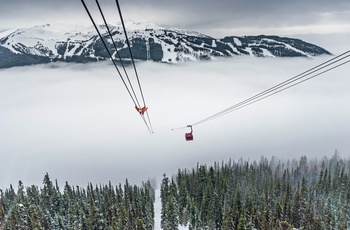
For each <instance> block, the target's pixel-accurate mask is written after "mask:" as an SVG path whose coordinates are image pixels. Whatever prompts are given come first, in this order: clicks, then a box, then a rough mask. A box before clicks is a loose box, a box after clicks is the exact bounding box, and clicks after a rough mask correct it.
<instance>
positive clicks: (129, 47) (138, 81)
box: [115, 0, 153, 133]
mask: <svg viewBox="0 0 350 230" xmlns="http://www.w3.org/2000/svg"><path fill="white" fill-rule="evenodd" d="M115 2H116V4H117V8H118V12H119V17H120V21H121V23H122V26H123V30H124V34H125V40H126V43H127V45H128V49H129V53H130V58H131V62H132V65H133V67H134V71H135V75H136V79H137V83H138V86H139V89H140V93H141V97H142V101H143V105H144V107H146V101H145V97H144V95H143V91H142V87H141V83H140V79H139V76H138V73H137V70H136V65H135V61H134V57H133V55H132V52H131V45H130V41H129V38H128V34H127V31H126V28H125V23H124V19H123V15H122V12H121V8H120V5H119V2H118V0H116V1H115ZM146 116H147V119H148V122H149V124H150V126H151V130H152V131H151V133H153V128H152V124H151V119H150V117H149V113H148V111H146Z"/></svg>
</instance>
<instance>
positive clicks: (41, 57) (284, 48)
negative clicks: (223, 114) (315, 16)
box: [0, 25, 330, 68]
mask: <svg viewBox="0 0 350 230" xmlns="http://www.w3.org/2000/svg"><path fill="white" fill-rule="evenodd" d="M61 27H62V25H61ZM61 27H60V28H61ZM62 28H63V29H65V27H64V26H63V27H62ZM141 28H142V26H141ZM100 29H101V32H103V31H104V32H105V33H102V36H103V40H104V41H105V43H106V45H107V47H108V49H109V52H110V54H111V55H113V58H115V59H116V60H117V61H119V58H121V59H122V60H125V61H126V62H130V58H131V55H130V52H129V48H128V46H127V43H126V41H125V37H124V35H123V33H122V30H121V28H120V27H113V26H111V33H112V35H113V40H114V43H115V44H113V42H112V39H111V38H110V37H109V35H108V33H107V32H106V30H105V27H103V26H100ZM57 31H59V30H58V29H57V28H56V27H55V25H43V26H36V27H32V28H28V29H18V30H16V31H14V32H12V33H8V34H7V35H6V36H3V37H0V68H8V67H13V66H24V65H32V64H40V63H48V62H52V61H63V62H75V63H87V62H94V61H99V60H106V59H109V54H108V52H107V51H106V49H105V47H104V45H103V43H102V41H101V39H100V38H99V37H98V36H97V35H96V32H95V31H94V29H93V28H89V29H88V30H86V29H85V31H84V32H82V31H80V30H79V28H75V29H74V30H71V29H70V30H69V29H67V31H59V32H57ZM2 34H4V33H2ZM128 37H129V40H130V44H131V52H132V56H133V58H134V59H135V60H139V61H146V60H152V61H155V62H165V63H177V62H183V61H191V60H211V59H213V58H216V57H231V56H235V55H251V56H256V57H312V56H318V55H324V54H326V55H329V54H330V53H329V52H328V51H327V50H325V49H323V48H321V47H319V46H317V45H314V44H311V43H307V42H305V41H302V40H300V39H294V38H287V37H278V36H265V35H259V36H244V37H237V36H228V37H224V38H222V39H215V38H212V37H210V36H207V35H204V34H200V33H197V32H192V31H186V30H179V29H166V28H160V27H157V26H154V28H152V27H151V28H150V27H149V26H145V27H144V28H142V29H140V28H138V29H133V30H130V31H128ZM115 47H117V50H118V52H116V51H115Z"/></svg>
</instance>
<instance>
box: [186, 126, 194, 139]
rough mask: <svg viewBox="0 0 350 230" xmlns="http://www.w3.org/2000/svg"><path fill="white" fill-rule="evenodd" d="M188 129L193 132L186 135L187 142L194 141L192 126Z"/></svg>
mask: <svg viewBox="0 0 350 230" xmlns="http://www.w3.org/2000/svg"><path fill="white" fill-rule="evenodd" d="M187 127H189V128H191V132H190V133H185V138H186V141H193V134H192V132H193V129H192V125H187Z"/></svg>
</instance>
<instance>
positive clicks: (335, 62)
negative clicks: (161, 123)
mask: <svg viewBox="0 0 350 230" xmlns="http://www.w3.org/2000/svg"><path fill="white" fill-rule="evenodd" d="M349 62H350V50H349V51H346V52H344V53H342V54H340V55H338V56H335V57H333V58H331V59H330V60H328V61H326V62H323V63H321V64H319V65H317V66H315V67H313V68H311V69H309V70H307V71H304V72H302V73H300V74H298V75H296V76H294V77H292V78H290V79H288V80H286V81H284V82H281V83H279V84H277V85H275V86H273V87H271V88H269V89H267V90H265V91H263V92H261V93H258V94H256V95H254V96H252V97H250V98H248V99H246V100H244V101H242V102H239V103H237V104H235V105H233V106H231V107H228V108H227V109H224V110H222V111H220V112H218V113H215V114H213V115H211V116H209V117H207V118H205V119H203V120H200V121H197V122H195V123H193V124H191V125H187V126H184V127H180V128H176V129H185V128H188V127H192V126H195V125H199V124H202V123H205V122H208V121H211V120H214V119H216V118H219V117H221V116H224V115H226V114H228V113H232V112H234V111H236V110H239V109H242V108H244V107H246V106H248V105H251V104H253V103H256V102H258V101H261V100H263V99H265V98H267V97H270V96H272V95H275V94H277V93H280V92H282V91H284V90H286V89H289V88H291V87H293V86H296V85H299V84H300V83H303V82H305V81H307V80H310V79H312V78H315V77H317V76H320V75H322V74H324V73H326V72H329V71H331V70H333V69H336V68H338V67H340V66H342V65H345V64H347V63H349ZM176 129H172V130H176Z"/></svg>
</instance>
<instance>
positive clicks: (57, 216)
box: [0, 174, 155, 230]
mask: <svg viewBox="0 0 350 230" xmlns="http://www.w3.org/2000/svg"><path fill="white" fill-rule="evenodd" d="M152 187H153V186H151V182H150V181H147V182H146V183H143V185H142V186H132V185H130V184H129V183H128V180H126V182H125V184H124V186H122V185H121V184H119V185H118V186H113V185H112V184H111V183H109V184H108V185H104V186H102V185H100V186H97V185H96V186H95V187H94V186H93V185H92V184H91V183H90V184H88V186H87V187H86V188H80V187H79V186H76V187H74V186H71V185H69V184H68V182H66V184H65V185H64V188H63V191H61V190H60V188H59V186H58V183H57V180H56V182H55V184H54V183H53V182H52V181H51V180H50V177H49V175H48V174H46V175H45V177H44V180H43V188H38V186H35V185H32V186H31V187H27V188H25V187H24V185H23V183H22V182H21V181H19V183H18V189H17V191H15V190H14V188H13V187H12V185H11V186H10V188H9V189H6V190H5V191H2V190H0V229H16V230H18V229H28V230H38V229H137V230H138V229H147V230H150V229H154V201H155V195H154V190H153V188H152Z"/></svg>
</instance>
